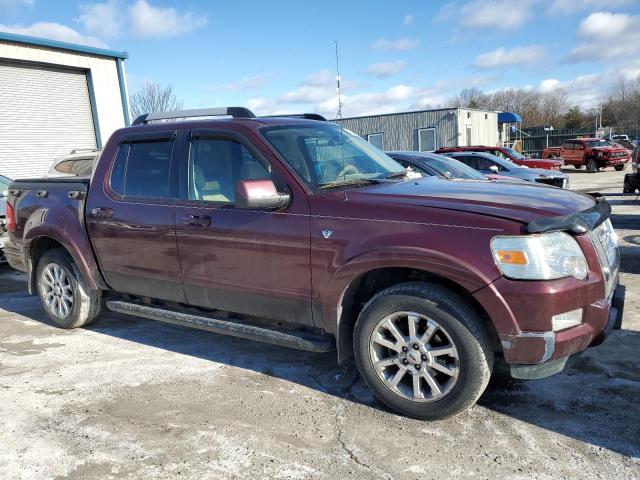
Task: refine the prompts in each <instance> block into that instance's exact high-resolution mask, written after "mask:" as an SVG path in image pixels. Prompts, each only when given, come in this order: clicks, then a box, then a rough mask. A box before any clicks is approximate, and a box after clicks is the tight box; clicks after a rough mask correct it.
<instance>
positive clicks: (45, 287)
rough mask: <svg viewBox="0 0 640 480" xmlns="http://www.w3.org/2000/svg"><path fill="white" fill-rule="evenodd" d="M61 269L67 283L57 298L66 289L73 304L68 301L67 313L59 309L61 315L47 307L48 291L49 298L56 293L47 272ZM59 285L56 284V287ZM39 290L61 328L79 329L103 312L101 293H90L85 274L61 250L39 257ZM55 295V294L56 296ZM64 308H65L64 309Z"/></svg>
mask: <svg viewBox="0 0 640 480" xmlns="http://www.w3.org/2000/svg"><path fill="white" fill-rule="evenodd" d="M54 266H56V267H59V268H60V269H62V271H64V274H65V280H64V282H65V284H66V286H65V287H64V289H63V288H60V287H58V290H57V292H60V293H57V296H58V299H59V298H60V295H61V294H63V293H61V292H63V291H65V289H66V290H70V291H71V296H72V302H67V304H68V307H67V308H68V312H67V313H64V311H62V310H60V311H61V312H62V313H56V308H55V307H52V306H50V305H49V304H48V302H47V299H46V298H45V297H46V296H47V291H49V298H51V295H52V293H51V292H53V291H54V290H53V289H52V287H51V283H50V282H49V283H47V282H48V279H50V278H51V277H50V276H48V274H47V273H45V271H46V270H47V269H49V270H48V272H51V269H54V268H55V267H54ZM56 286H57V285H56ZM36 290H37V291H38V296H39V297H40V302H41V303H42V307H43V308H44V311H45V312H46V314H47V316H48V317H49V319H51V321H52V322H53V323H54V324H55V325H56V326H58V327H61V328H78V327H82V326H84V325H88V324H89V323H91V322H92V321H93V320H94V319H95V318H96V317H97V316H98V314H99V313H100V305H101V297H102V295H101V292H100V291H99V290H98V291H95V290H90V289H89V288H87V286H86V284H85V282H84V279H83V278H82V275H80V272H79V271H78V268H77V267H76V265H75V263H74V262H73V260H72V259H71V258H70V257H69V255H68V254H67V252H66V251H64V250H62V249H55V250H49V251H48V252H46V253H45V254H44V255H42V257H41V258H40V261H39V262H38V267H37V270H36ZM53 295H55V294H53ZM61 308H62V307H61Z"/></svg>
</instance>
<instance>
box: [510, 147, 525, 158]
mask: <svg viewBox="0 0 640 480" xmlns="http://www.w3.org/2000/svg"><path fill="white" fill-rule="evenodd" d="M504 150H505V151H506V152H508V153H509V155H511V156H512V157H513V158H517V159H518V160H522V159H524V158H527V157H525V156H524V155H523V154H521V153H520V152H516V151H515V150H514V149H513V148H509V147H506V148H505V149H504Z"/></svg>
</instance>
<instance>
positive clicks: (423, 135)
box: [418, 128, 438, 152]
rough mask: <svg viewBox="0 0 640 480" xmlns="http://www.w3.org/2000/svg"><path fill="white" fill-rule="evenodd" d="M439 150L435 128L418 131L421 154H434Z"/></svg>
mask: <svg viewBox="0 0 640 480" xmlns="http://www.w3.org/2000/svg"><path fill="white" fill-rule="evenodd" d="M437 148H438V145H437V144H436V129H435V128H419V129H418V150H420V151H421V152H433V151H434V150H436V149H437Z"/></svg>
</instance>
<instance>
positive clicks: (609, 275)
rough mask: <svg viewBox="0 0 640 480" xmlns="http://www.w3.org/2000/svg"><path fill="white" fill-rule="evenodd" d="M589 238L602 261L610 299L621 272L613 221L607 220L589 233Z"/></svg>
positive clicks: (606, 292)
mask: <svg viewBox="0 0 640 480" xmlns="http://www.w3.org/2000/svg"><path fill="white" fill-rule="evenodd" d="M589 238H590V239H591V243H592V244H593V246H594V247H595V249H596V252H597V254H598V259H599V260H600V267H601V268H602V273H603V275H604V280H605V294H606V298H607V299H610V297H611V294H612V293H613V289H614V287H615V285H616V282H617V279H618V271H619V270H620V252H619V251H618V238H617V236H616V232H615V230H614V229H613V225H611V220H609V219H606V220H605V221H604V222H603V223H601V224H600V225H599V226H598V227H597V228H595V229H594V230H592V231H591V232H589Z"/></svg>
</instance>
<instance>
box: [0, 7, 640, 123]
mask: <svg viewBox="0 0 640 480" xmlns="http://www.w3.org/2000/svg"><path fill="white" fill-rule="evenodd" d="M0 30H4V31H11V32H14V33H22V34H27V35H33V36H40V37H47V38H54V39H57V40H63V41H70V42H74V43H84V44H90V45H96V46H102V47H107V48H112V49H115V50H124V51H127V52H129V54H130V59H129V60H127V63H126V68H127V75H128V80H129V89H130V92H135V91H136V89H138V88H140V86H141V85H142V84H143V83H144V82H145V81H157V82H161V83H171V84H173V85H174V88H175V91H176V93H177V95H178V97H179V98H181V99H183V100H184V102H185V106H186V107H204V106H224V105H242V106H249V107H250V108H252V109H254V110H255V111H256V112H257V113H282V112H300V111H316V112H320V113H324V114H326V115H328V116H330V117H333V116H334V115H335V110H336V108H337V100H336V92H335V58H334V40H338V42H339V46H340V64H341V65H340V66H341V73H342V84H343V95H344V107H343V114H344V116H354V115H362V114H369V113H386V112H393V111H399V110H408V109H420V108H428V107H432V106H445V105H446V103H447V99H448V98H449V97H451V96H452V95H453V94H455V93H457V92H459V91H460V90H461V89H463V88H467V87H478V88H480V89H482V90H485V91H495V90H500V89H504V88H509V87H526V88H535V89H540V90H542V91H546V90H552V89H564V90H565V91H566V92H567V93H568V94H569V96H570V98H571V100H572V102H573V103H576V104H580V105H583V106H585V107H589V106H593V105H595V104H597V103H598V101H599V100H600V99H601V98H602V97H603V96H605V95H606V94H607V93H608V92H609V90H610V89H611V88H612V87H613V86H614V85H615V83H616V82H617V81H618V80H619V79H620V78H626V79H632V78H637V77H638V75H640V0H511V1H504V0H467V1H454V2H446V1H415V0H396V1H382V0H369V1H361V2H355V1H352V2H345V1H341V2H339V1H332V0H324V1H322V2H308V1H300V0H298V1H292V0H281V1H277V0H273V1H270V2H265V1H252V0H245V1H237V2H232V1H219V2H218V1H204V0H200V1H198V0H181V1H179V2H178V1H173V0H108V1H102V2H90V1H72V0H56V1H51V0H48V1H47V0H0Z"/></svg>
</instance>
